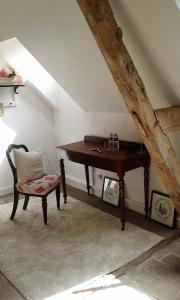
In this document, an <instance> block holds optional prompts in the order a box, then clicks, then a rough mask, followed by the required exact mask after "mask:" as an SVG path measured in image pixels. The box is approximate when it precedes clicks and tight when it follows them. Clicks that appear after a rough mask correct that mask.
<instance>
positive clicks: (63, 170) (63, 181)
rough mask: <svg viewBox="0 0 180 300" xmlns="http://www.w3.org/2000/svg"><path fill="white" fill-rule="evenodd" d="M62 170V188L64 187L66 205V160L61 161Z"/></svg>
mask: <svg viewBox="0 0 180 300" xmlns="http://www.w3.org/2000/svg"><path fill="white" fill-rule="evenodd" d="M60 169H61V178H62V186H63V197H64V203H67V193H66V177H65V169H64V159H60Z"/></svg>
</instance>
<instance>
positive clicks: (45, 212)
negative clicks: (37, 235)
mask: <svg viewBox="0 0 180 300" xmlns="http://www.w3.org/2000/svg"><path fill="white" fill-rule="evenodd" d="M42 210H43V218H44V224H45V225H47V198H46V196H43V197H42Z"/></svg>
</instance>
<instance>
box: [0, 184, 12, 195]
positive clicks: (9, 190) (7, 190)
mask: <svg viewBox="0 0 180 300" xmlns="http://www.w3.org/2000/svg"><path fill="white" fill-rule="evenodd" d="M11 193H13V186H7V187H5V188H2V189H0V197H1V196H5V195H8V194H11Z"/></svg>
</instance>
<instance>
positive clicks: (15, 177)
mask: <svg viewBox="0 0 180 300" xmlns="http://www.w3.org/2000/svg"><path fill="white" fill-rule="evenodd" d="M13 149H24V151H26V152H28V148H27V147H26V146H25V145H22V144H21V145H15V144H11V145H9V147H8V148H7V150H6V155H7V159H8V162H9V164H10V167H11V170H12V173H13V177H14V185H16V183H17V182H18V177H17V171H16V167H15V165H14V163H13V160H12V158H11V152H12V150H13Z"/></svg>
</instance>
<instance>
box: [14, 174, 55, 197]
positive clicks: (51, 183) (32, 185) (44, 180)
mask: <svg viewBox="0 0 180 300" xmlns="http://www.w3.org/2000/svg"><path fill="white" fill-rule="evenodd" d="M59 182H60V177H59V176H58V175H46V176H43V177H41V178H39V179H36V180H29V181H28V182H26V183H21V182H18V183H17V184H16V188H17V190H18V191H19V192H20V193H25V194H34V195H46V194H47V193H49V192H50V191H51V190H53V189H54V188H55V186H56V185H57V184H58V183H59Z"/></svg>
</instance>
